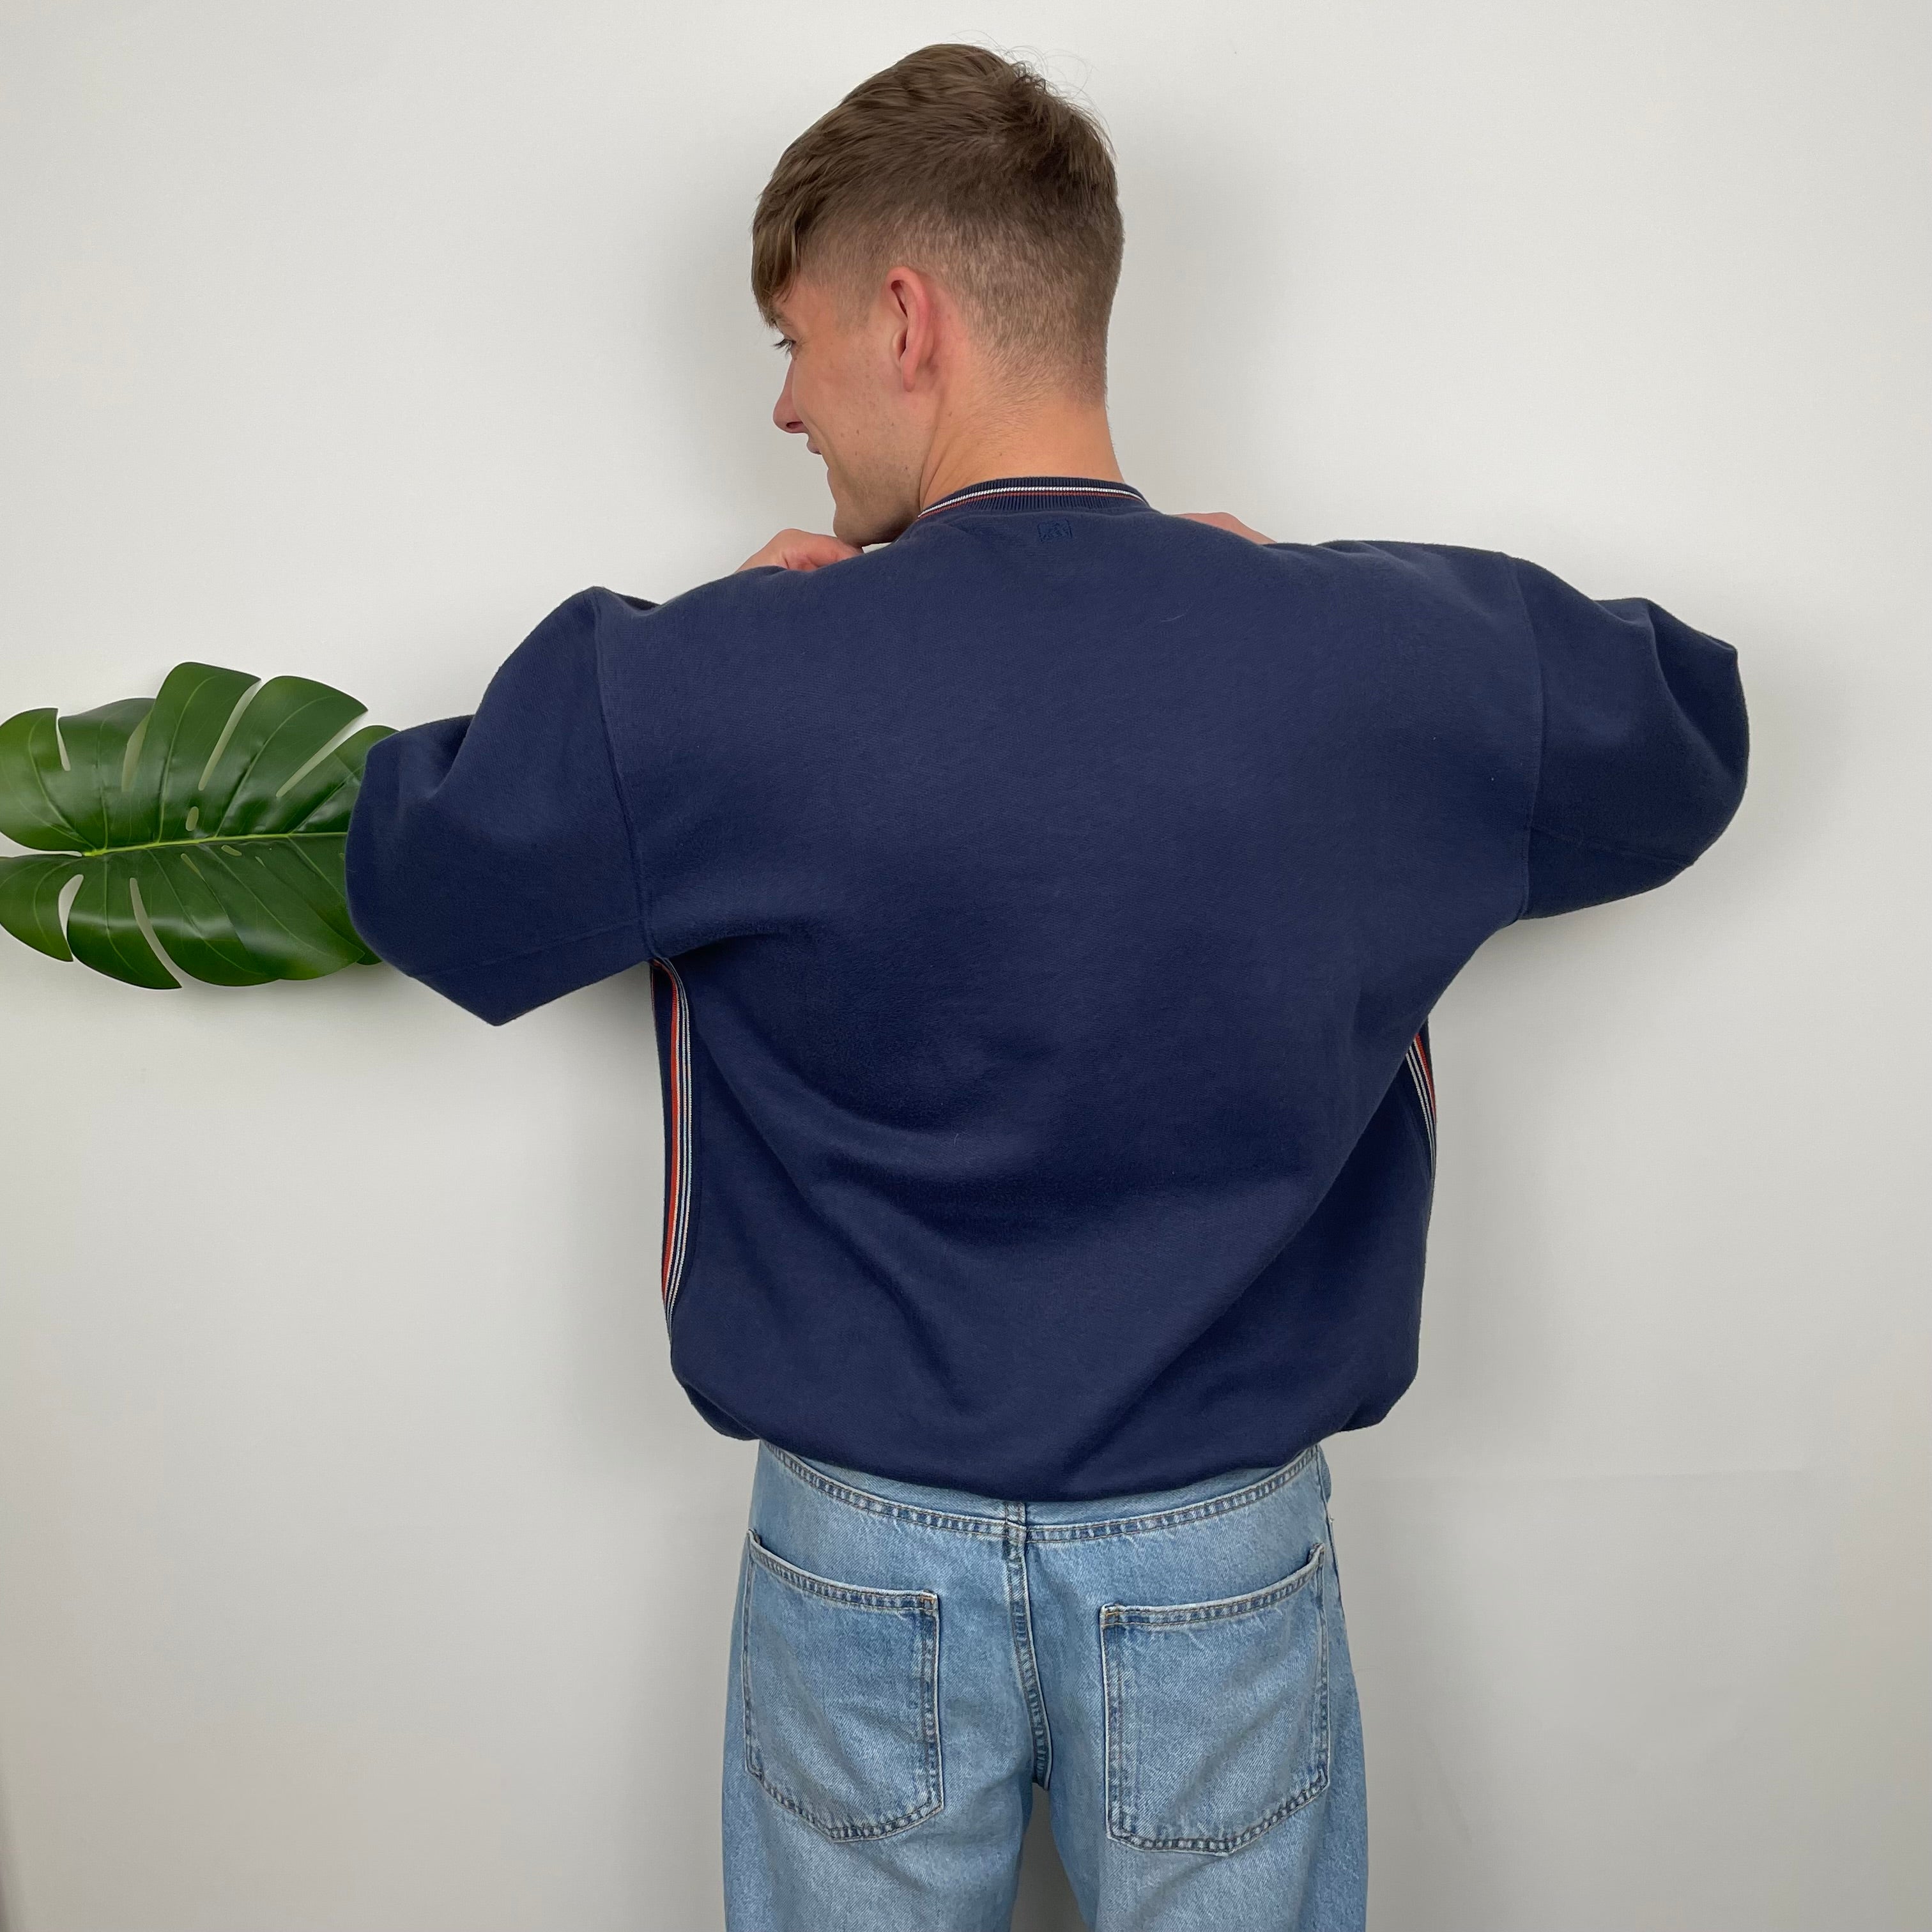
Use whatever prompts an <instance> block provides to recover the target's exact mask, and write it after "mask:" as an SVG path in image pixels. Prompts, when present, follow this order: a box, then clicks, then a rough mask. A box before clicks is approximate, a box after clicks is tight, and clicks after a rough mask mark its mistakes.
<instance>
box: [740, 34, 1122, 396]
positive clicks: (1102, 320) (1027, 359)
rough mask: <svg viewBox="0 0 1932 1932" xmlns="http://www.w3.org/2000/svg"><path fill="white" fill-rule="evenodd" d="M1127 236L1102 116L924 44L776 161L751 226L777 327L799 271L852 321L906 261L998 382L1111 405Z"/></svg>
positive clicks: (1033, 81)
mask: <svg viewBox="0 0 1932 1932" xmlns="http://www.w3.org/2000/svg"><path fill="white" fill-rule="evenodd" d="M1122 241H1123V234H1122V229H1121V208H1120V199H1119V191H1118V185H1117V183H1116V181H1115V172H1114V157H1113V151H1112V145H1111V144H1110V143H1109V140H1108V139H1107V136H1106V131H1105V130H1104V129H1103V127H1101V126H1100V123H1099V121H1097V120H1096V119H1095V118H1094V116H1093V115H1091V114H1090V113H1088V112H1087V111H1086V110H1085V109H1083V108H1081V107H1078V106H1076V104H1074V103H1073V101H1069V100H1067V98H1065V97H1064V96H1063V95H1060V94H1058V93H1056V92H1055V91H1054V89H1052V87H1051V86H1049V85H1048V83H1046V81H1045V80H1043V78H1042V77H1040V75H1039V74H1037V73H1036V72H1035V71H1034V70H1033V69H1032V68H1030V67H1028V66H1027V65H1025V64H1024V63H1023V62H1017V61H1010V60H1007V59H1006V58H1004V57H1003V56H1001V55H999V54H996V53H994V52H991V51H989V49H986V48H985V47H979V46H965V45H962V44H958V43H941V44H938V45H935V46H929V47H921V48H920V49H919V50H918V52H916V53H910V54H907V55H906V56H905V58H904V59H903V60H900V61H895V62H893V64H892V65H891V66H890V67H889V68H885V69H883V71H881V72H880V73H877V74H874V75H873V76H872V77H871V79H870V80H864V81H861V82H860V83H859V85H858V86H856V87H855V88H853V90H852V91H851V92H850V93H849V94H848V95H846V96H845V98H844V100H842V101H840V102H839V104H838V106H837V107H835V108H833V109H832V110H831V112H830V113H827V114H825V115H821V116H820V118H819V119H817V121H814V122H813V123H812V124H811V126H810V127H808V128H807V129H806V130H805V132H804V133H802V134H801V135H799V137H798V139H796V140H795V141H794V142H792V144H791V145H790V147H788V148H786V150H785V151H784V154H782V155H781V156H780V157H779V160H778V166H776V167H775V169H773V170H772V178H771V179H770V180H769V181H768V182H766V184H765V190H764V192H763V193H762V194H761V195H760V196H759V197H758V205H757V212H756V214H754V216H753V217H752V220H751V293H752V296H753V297H754V299H755V300H756V302H757V305H758V313H759V314H760V315H761V316H762V317H763V318H764V320H765V321H766V323H768V324H769V325H770V326H772V327H773V328H778V327H779V326H780V324H779V323H778V317H777V314H776V313H775V311H776V308H777V306H778V304H780V303H781V302H783V301H784V298H785V295H786V293H787V290H789V289H790V287H792V285H793V282H794V281H796V278H798V277H799V275H808V276H809V277H810V278H811V281H813V282H814V283H815V284H819V285H820V286H821V287H824V288H826V290H828V291H829V293H832V294H833V295H834V296H835V297H836V299H837V300H838V304H839V306H840V308H841V310H842V311H844V313H846V314H853V313H854V312H855V311H857V310H858V308H859V305H861V304H862V303H864V302H869V300H870V299H871V295H872V293H873V290H874V287H875V285H876V282H877V278H878V277H879V276H880V275H883V273H884V272H885V271H886V269H888V268H889V267H891V266H892V265H893V264H894V263H899V262H903V263H905V264H906V266H908V267H910V268H913V269H918V270H919V272H920V273H922V274H924V275H932V277H933V278H935V280H936V281H938V282H940V283H941V284H943V285H944V287H945V288H946V289H947V290H948V291H949V292H950V294H951V295H952V296H953V299H954V300H955V301H956V302H958V304H959V307H960V309H961V311H962V314H964V315H965V318H966V321H967V324H968V327H969V328H970V329H971V330H972V332H973V333H974V337H975V338H976V339H977V341H979V342H980V344H982V345H983V347H984V348H985V349H986V352H987V353H988V355H989V356H990V357H991V358H992V360H993V361H994V362H995V366H996V367H998V368H999V369H1000V370H1001V372H1002V374H1005V375H1007V376H1010V377H1012V378H1013V379H1014V380H1016V381H1018V382H1021V383H1031V382H1043V383H1049V384H1051V385H1052V386H1055V387H1058V388H1062V389H1068V390H1070V391H1073V392H1076V393H1079V394H1080V395H1083V396H1087V397H1090V398H1094V399H1096V400H1097V399H1099V398H1101V397H1103V396H1104V395H1105V393H1106V360H1107V323H1108V318H1109V316H1110V315H1111V314H1112V310H1113V305H1114V291H1115V287H1116V286H1117V284H1118V282H1119V281H1120V275H1121V247H1122Z"/></svg>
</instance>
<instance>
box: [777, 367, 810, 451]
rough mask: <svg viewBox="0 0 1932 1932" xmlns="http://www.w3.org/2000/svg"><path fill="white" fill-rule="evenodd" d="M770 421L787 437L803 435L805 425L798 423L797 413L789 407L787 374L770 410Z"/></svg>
mask: <svg viewBox="0 0 1932 1932" xmlns="http://www.w3.org/2000/svg"><path fill="white" fill-rule="evenodd" d="M772 422H775V423H776V424H777V425H778V428H780V429H781V430H783V431H784V432H785V434H787V436H802V435H803V434H805V425H804V424H803V423H802V422H799V419H798V416H797V413H796V411H795V410H793V408H792V406H791V377H790V374H787V376H786V377H785V380H784V388H783V389H781V390H780V391H779V392H778V402H777V404H776V405H775V407H774V408H773V409H772Z"/></svg>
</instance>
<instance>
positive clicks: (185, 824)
mask: <svg viewBox="0 0 1932 1932" xmlns="http://www.w3.org/2000/svg"><path fill="white" fill-rule="evenodd" d="M362 709H363V706H362V703H360V702H359V700H357V699H356V698H353V697H350V696H349V695H348V694H347V693H346V692H344V691H338V690H336V689H335V688H333V687H332V686H331V685H326V684H318V683H317V682H315V681H314V679H311V678H305V677H275V678H270V679H269V680H268V681H267V682H266V683H260V682H257V680H256V679H254V677H253V676H251V675H250V674H249V673H248V672H246V671H239V670H225V669H223V667H221V666H220V665H218V664H177V665H175V667H174V669H173V670H171V671H170V672H169V673H168V675H167V676H166V679H164V680H163V683H162V685H161V688H160V694H159V695H158V696H157V697H152V698H145V697H130V698H124V699H121V700H120V701H118V703H113V704H104V705H102V706H101V707H100V708H99V709H97V710H94V711H84V712H77V713H76V714H74V715H72V716H70V717H67V718H57V717H56V715H55V713H54V712H53V711H52V710H51V709H41V710H37V711H23V712H20V713H19V714H18V715H17V716H15V717H12V718H8V719H7V721H5V723H4V724H0V832H5V834H6V835H7V837H8V838H11V839H13V840H14V841H16V842H17V843H18V844H22V845H26V846H28V847H31V848H32V850H31V853H30V854H29V855H28V856H23V857H20V858H7V859H0V926H4V927H5V929H7V931H8V932H10V933H12V934H13V936H14V937H15V938H17V939H20V940H23V941H25V942H26V944H28V945H29V946H31V947H37V949H38V950H40V952H43V953H47V954H49V955H50V956H52V958H54V959H78V960H79V961H80V962H81V963H82V965H85V966H91V967H92V968H94V970H95V971H96V972H98V973H105V974H108V975H109V976H110V977H112V978H114V979H116V980H125V981H127V983H128V984H130V986H152V987H155V988H157V989H165V988H169V987H172V986H175V985H176V984H178V981H177V980H176V979H175V974H173V973H172V972H171V971H169V967H168V962H169V961H172V962H173V964H174V965H175V967H176V968H178V969H179V970H180V971H181V972H183V973H184V974H187V975H188V977H190V978H191V979H196V980H205V981H206V982H207V983H208V984H210V985H211V986H259V985H260V984H261V983H263V981H265V980H314V979H320V977H322V976H323V974H329V973H334V972H336V971H339V970H340V969H341V968H343V967H344V966H350V965H374V963H376V956H375V954H374V953H371V951H370V950H369V949H368V947H366V946H365V945H364V944H363V943H362V940H361V938H359V937H358V935H357V934H356V929H355V927H354V926H353V925H352V924H351V923H350V918H349V910H348V905H347V899H346V898H345V895H344V885H343V845H344V840H345V838H346V837H347V832H348V829H349V817H350V812H351V811H352V810H353V808H354V806H355V803H356V792H357V790H358V789H359V787H360V786H361V784H362V764H363V760H365V758H366V757H368V751H369V747H370V746H371V745H373V744H374V743H375V742H376V741H377V739H379V738H383V737H386V736H388V735H389V730H390V727H389V726H388V725H386V724H366V725H365V726H364V727H362V729H361V730H359V731H356V732H353V733H350V736H347V738H345V739H344V740H343V741H342V742H341V744H339V745H335V746H333V747H332V748H330V749H329V750H327V751H324V750H323V747H324V746H325V745H328V744H329V740H330V739H332V738H333V737H334V736H335V735H336V733H338V732H339V731H341V730H342V729H343V727H344V726H345V725H347V724H350V723H351V722H353V721H354V720H355V719H356V718H358V717H359V716H360V715H362ZM49 853H51V854H54V855H56V856H43V855H46V854H49ZM76 877H78V878H79V879H80V890H79V892H77V893H76V894H75V895H74V901H73V904H72V905H71V907H70V908H69V910H68V915H67V919H66V922H65V926H64V927H63V925H62V920H61V916H60V901H61V897H62V893H63V892H64V891H65V889H66V887H67V886H68V883H69V882H70V881H71V880H74V878H76ZM144 921H145V927H146V930H144V929H143V922H144ZM150 932H151V934H152V935H153V940H151V939H150V938H149V936H148V935H149V933H150ZM154 940H158V941H159V942H160V948H161V952H159V953H157V950H155V946H154V943H153V941H154ZM161 953H165V954H166V959H163V957H162V956H161Z"/></svg>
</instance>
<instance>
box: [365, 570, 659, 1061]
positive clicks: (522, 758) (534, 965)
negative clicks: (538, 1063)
mask: <svg viewBox="0 0 1932 1932" xmlns="http://www.w3.org/2000/svg"><path fill="white" fill-rule="evenodd" d="M603 594H604V593H601V592H597V591H594V590H586V591H582V592H579V593H578V594H577V595H576V596H574V597H573V598H571V599H570V600H569V601H568V602H566V603H565V604H560V605H559V607H557V608H556V610H553V611H552V612H551V613H550V615H549V616H547V617H546V618H545V619H544V620H543V622H541V624H539V625H538V626H537V627H536V628H535V630H534V631H532V632H531V633H530V634H529V636H528V637H526V638H525V639H524V640H523V643H520V645H518V646H517V649H515V650H514V652H511V655H510V656H509V657H508V658H507V659H506V660H505V662H504V664H503V665H502V668H501V669H499V670H498V671H497V673H496V676H494V677H493V678H492V679H490V683H489V685H488V688H487V689H486V690H485V691H484V694H483V696H482V699H481V702H480V703H478V706H477V707H476V710H475V713H474V715H472V716H469V717H466V718H438V719H437V720H436V721H434V722H432V723H430V724H417V725H414V726H412V727H410V729H408V730H402V731H398V732H396V733H395V734H394V735H393V736H389V737H386V738H384V739H380V740H379V741H378V742H377V743H376V744H374V745H372V746H371V748H370V752H369V757H368V763H367V765H366V766H365V768H364V771H363V776H362V790H361V791H360V793H359V795H358V796H357V799H356V807H355V811H354V813H353V816H352V817H351V818H350V824H349V835H348V841H347V850H346V853H345V865H346V869H347V893H348V904H349V913H350V919H352V921H353V922H354V924H355V926H356V930H357V931H358V932H359V933H361V934H362V937H363V938H365V940H366V941H368V944H369V945H370V947H371V948H372V949H373V950H374V951H375V952H377V953H379V954H380V955H381V956H382V957H383V959H386V960H388V961H389V963H390V964H391V965H393V966H395V967H397V968H400V969H401V971H403V972H404V973H407V974H409V975H410V977H411V978H412V979H416V980H422V983H424V984H425V986H430V987H431V988H433V989H434V990H435V991H436V992H439V993H440V994H442V995H443V996H444V997H445V998H447V999H451V1000H453V1001H455V1002H456V1004H458V1006H460V1007H463V1008H465V1009H466V1010H468V1011H469V1012H470V1013H474V1014H475V1015H476V1016H478V1018H479V1019H484V1020H487V1021H488V1022H490V1024H491V1025H493V1026H500V1025H502V1024H503V1022H505V1021H506V1020H512V1019H515V1018H517V1016H518V1015H519V1014H520V1013H527V1012H529V1010H530V1009H531V1008H532V1007H539V1006H541V1005H543V1004H544V1003H545V1002H546V1001H550V1000H553V999H556V998H558V997H559V995H562V994H565V993H568V992H572V991H574V989H576V988H577V987H579V986H589V984H590V983H592V981H594V980H602V979H605V978H607V977H609V976H610V974H613V973H618V972H621V971H623V970H624V968H626V967H628V966H634V965H637V963H638V962H640V961H642V960H643V959H648V958H649V956H650V955H651V953H652V945H651V942H650V938H649V932H648V930H647V927H646V914H645V908H644V904H643V895H642V892H641V890H640V886H639V882H638V878H637V866H636V863H635V860H634V851H633V847H632V843H631V835H630V829H629V826H628V823H626V820H625V810H624V803H623V800H622V797H621V796H620V795H619V791H618V788H617V782H616V774H615V772H614V770H613V766H612V763H611V757H610V742H609V739H608V736H607V733H606V730H605V727H604V709H603V704H602V700H601V694H600V690H599V685H598V668H597V601H598V598H599V596H600V595H603ZM628 601H635V600H628Z"/></svg>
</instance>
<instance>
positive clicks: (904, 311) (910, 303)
mask: <svg viewBox="0 0 1932 1932" xmlns="http://www.w3.org/2000/svg"><path fill="white" fill-rule="evenodd" d="M885 292H886V301H887V302H888V303H889V304H890V305H891V308H892V318H893V327H892V360H893V361H894V362H895V363H896V364H897V365H898V374H899V385H900V386H901V388H902V389H916V388H917V387H918V386H919V381H920V379H921V377H922V376H923V375H924V374H926V371H928V369H929V367H930V365H931V364H932V359H933V352H934V350H935V348H936V347H937V346H938V322H939V317H938V305H937V303H936V302H935V300H934V299H933V289H932V283H931V282H930V281H929V280H928V279H927V278H926V277H925V276H924V275H921V274H920V273H919V271H918V270H917V269H913V268H908V267H907V266H906V265H905V264H904V263H896V264H895V266H892V268H889V269H887V270H886V290H885Z"/></svg>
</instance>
